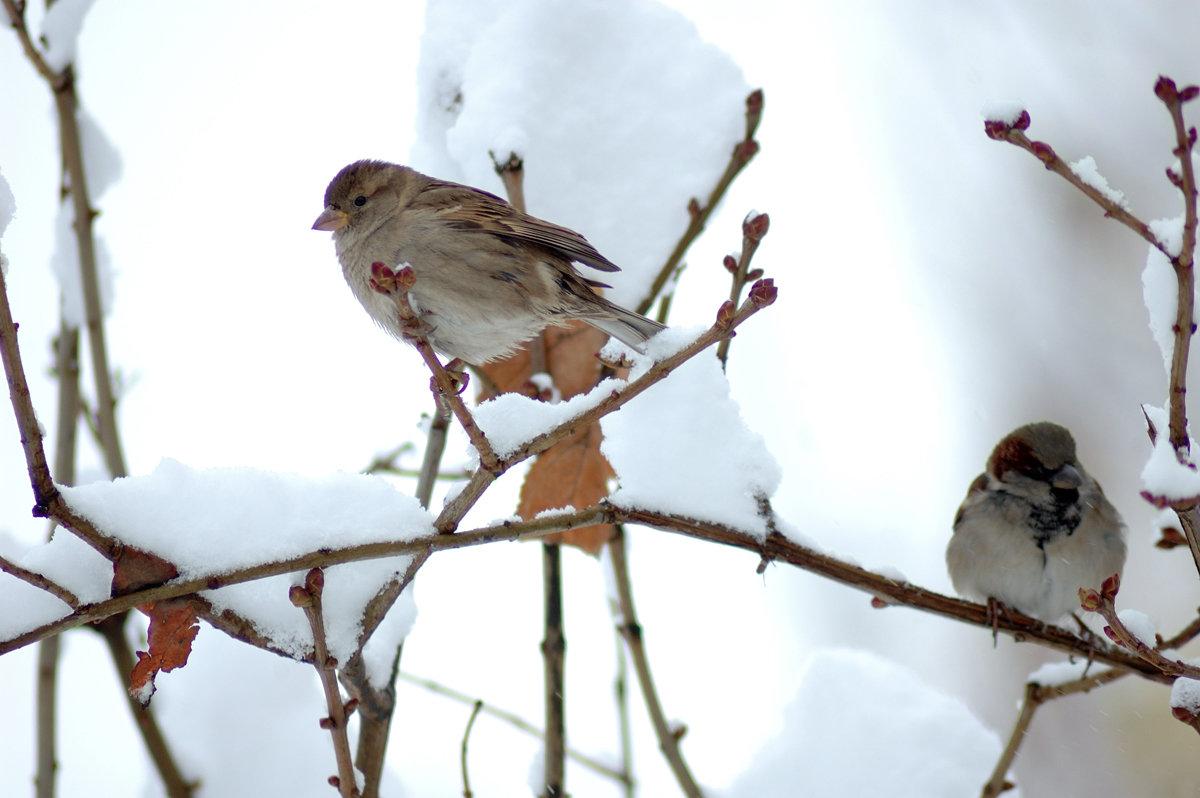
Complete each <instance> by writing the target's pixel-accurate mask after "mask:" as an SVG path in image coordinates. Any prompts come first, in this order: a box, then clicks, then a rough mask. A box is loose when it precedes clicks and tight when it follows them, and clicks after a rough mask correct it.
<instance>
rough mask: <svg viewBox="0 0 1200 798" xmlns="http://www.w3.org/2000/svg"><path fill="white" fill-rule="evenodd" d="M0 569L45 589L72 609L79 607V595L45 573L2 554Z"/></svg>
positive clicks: (39, 588) (40, 588) (0, 556)
mask: <svg viewBox="0 0 1200 798" xmlns="http://www.w3.org/2000/svg"><path fill="white" fill-rule="evenodd" d="M0 571H3V572H4V573H6V574H11V575H12V576H15V577H16V578H17V579H20V580H21V581H22V582H24V583H26V584H28V585H32V586H33V587H36V588H37V589H38V590H44V591H46V592H47V593H49V594H50V595H52V596H54V597H55V598H56V599H58V600H59V601H61V602H62V603H63V604H66V605H67V606H69V607H70V608H71V609H73V610H78V609H79V597H78V596H76V595H75V594H74V593H72V592H71V591H70V590H68V589H67V588H65V587H63V586H62V585H60V584H59V583H58V582H55V581H54V580H53V579H51V578H50V577H48V576H46V575H45V574H40V573H38V572H37V571H31V570H29V569H28V568H24V567H22V566H20V565H17V564H16V563H15V562H13V561H12V560H10V559H8V558H7V557H4V556H2V555H0Z"/></svg>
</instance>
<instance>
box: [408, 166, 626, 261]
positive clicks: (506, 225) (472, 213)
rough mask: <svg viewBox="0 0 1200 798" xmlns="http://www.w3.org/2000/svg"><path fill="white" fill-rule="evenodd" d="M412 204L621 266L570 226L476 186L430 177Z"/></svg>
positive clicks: (464, 223)
mask: <svg viewBox="0 0 1200 798" xmlns="http://www.w3.org/2000/svg"><path fill="white" fill-rule="evenodd" d="M416 206H424V208H425V209H426V210H428V211H430V212H433V213H434V214H436V215H437V217H438V218H440V219H442V220H443V221H444V222H445V223H446V224H447V225H449V226H450V227H453V228H456V229H459V230H480V231H483V232H487V233H492V234H493V235H500V236H504V237H506V238H512V239H516V240H518V241H524V242H527V243H530V244H536V245H538V246H540V247H545V248H546V249H549V250H552V251H553V252H556V253H558V254H559V255H561V256H562V257H564V258H567V259H569V260H572V261H579V262H580V263H586V264H587V265H588V266H591V267H592V268H595V269H599V270H600V271H603V272H616V271H620V270H621V269H620V267H619V266H617V265H616V264H615V263H613V262H612V261H610V260H609V259H608V258H606V257H604V256H603V255H601V254H600V253H599V252H597V251H596V248H595V247H593V246H592V245H591V244H589V243H588V241H587V239H586V238H584V237H583V236H581V235H580V234H579V233H576V232H575V231H574V230H570V229H568V228H566V227H561V226H559V225H557V224H552V223H550V222H547V221H544V220H542V219H538V218H537V217H536V216H530V215H529V214H527V213H522V212H521V211H518V210H517V209H515V208H513V207H512V206H511V205H509V204H508V203H507V202H505V201H504V200H502V199H500V198H499V197H497V196H496V195H495V194H489V193H488V192H486V191H480V190H479V189H477V188H471V187H470V186H463V185H459V184H458V183H447V182H445V181H441V180H434V181H432V182H431V183H430V184H429V185H428V186H426V187H425V189H424V190H423V191H422V192H421V194H420V195H419V196H418V197H417V198H415V199H414V200H413V202H412V203H411V204H410V207H416Z"/></svg>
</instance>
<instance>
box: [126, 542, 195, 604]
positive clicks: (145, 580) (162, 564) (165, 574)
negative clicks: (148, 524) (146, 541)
mask: <svg viewBox="0 0 1200 798" xmlns="http://www.w3.org/2000/svg"><path fill="white" fill-rule="evenodd" d="M177 576H179V571H178V570H177V569H176V568H175V566H174V565H172V564H171V563H169V562H167V561H166V560H164V559H163V558H162V557H159V556H158V555H157V554H151V553H150V552H148V551H142V550H141V549H135V548H134V547H133V546H125V547H123V548H122V549H121V550H120V552H119V553H118V554H117V556H116V558H115V559H114V560H113V578H112V594H113V595H114V596H123V595H125V594H126V593H133V592H134V591H137V590H141V589H142V588H146V587H153V586H155V585H161V584H164V583H166V582H169V581H171V580H172V579H174V578H175V577H177Z"/></svg>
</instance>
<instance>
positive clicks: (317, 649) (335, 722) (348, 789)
mask: <svg viewBox="0 0 1200 798" xmlns="http://www.w3.org/2000/svg"><path fill="white" fill-rule="evenodd" d="M324 589H325V573H324V571H322V570H321V569H320V568H313V569H312V570H311V571H309V572H308V573H307V574H306V575H305V577H304V584H303V585H293V586H292V589H291V590H290V591H289V592H288V598H290V599H291V600H292V604H295V605H296V606H297V607H299V608H300V609H302V610H304V615H305V617H306V618H308V624H309V626H310V627H311V628H312V635H313V665H314V666H315V667H316V669H317V675H318V676H320V677H321V687H322V688H324V690H325V702H326V703H327V704H328V706H329V717H327V718H324V719H322V720H321V728H323V729H328V730H329V734H330V736H331V738H332V739H333V753H334V756H335V757H336V758H337V768H338V774H337V776H330V777H329V783H330V784H332V785H333V786H334V787H337V789H338V792H340V793H341V795H342V797H343V798H356V796H358V794H359V793H358V784H357V776H355V773H354V762H353V760H352V759H351V758H350V736H349V734H348V733H347V731H346V724H347V717H348V715H349V714H350V713H351V712H352V711H353V710H354V706H355V705H357V702H356V701H354V700H353V699H351V702H350V705H347V704H343V703H342V694H341V691H340V690H339V689H338V682H337V673H336V672H335V668H336V667H337V661H336V660H335V659H334V658H333V657H331V656H330V655H329V649H328V648H326V646H325V621H324V618H323V617H322V615H321V593H322V592H323V591H324Z"/></svg>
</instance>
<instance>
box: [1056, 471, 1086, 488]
mask: <svg viewBox="0 0 1200 798" xmlns="http://www.w3.org/2000/svg"><path fill="white" fill-rule="evenodd" d="M1050 484H1051V485H1052V486H1053V487H1055V488H1057V489H1058V490H1076V489H1078V488H1079V486H1080V485H1082V484H1083V477H1081V476H1080V475H1079V471H1078V470H1077V469H1076V468H1075V466H1073V465H1065V466H1063V467H1062V468H1060V469H1058V472H1057V473H1056V474H1055V475H1054V476H1053V477H1051V478H1050Z"/></svg>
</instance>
